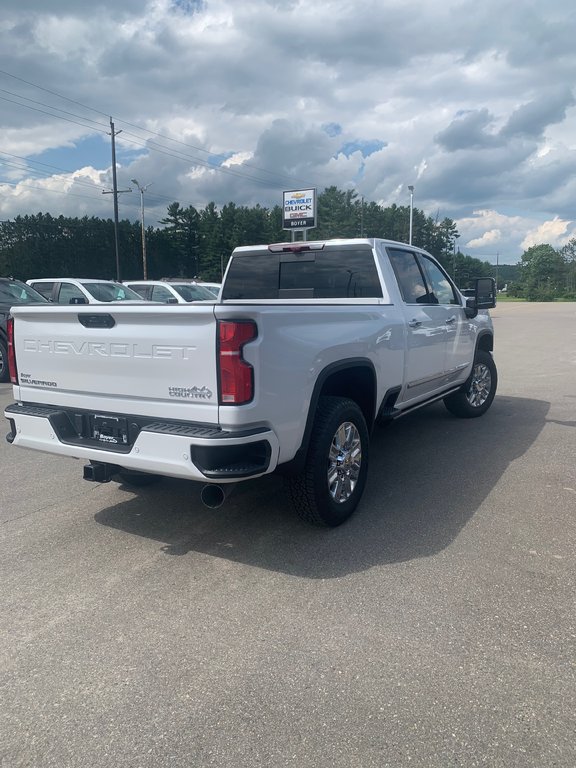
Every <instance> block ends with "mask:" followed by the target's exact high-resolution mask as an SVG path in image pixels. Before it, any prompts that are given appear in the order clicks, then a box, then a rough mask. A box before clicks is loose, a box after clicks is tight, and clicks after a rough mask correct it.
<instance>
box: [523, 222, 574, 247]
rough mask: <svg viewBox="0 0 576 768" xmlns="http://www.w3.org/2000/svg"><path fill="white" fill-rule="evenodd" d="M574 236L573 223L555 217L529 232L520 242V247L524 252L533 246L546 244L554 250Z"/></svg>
mask: <svg viewBox="0 0 576 768" xmlns="http://www.w3.org/2000/svg"><path fill="white" fill-rule="evenodd" d="M571 224H572V230H571V231H570V225H571ZM575 235H576V228H575V227H574V222H572V221H563V220H562V219H559V218H558V216H555V217H554V218H553V219H552V220H550V221H544V222H543V223H542V224H540V225H539V226H538V227H535V228H534V229H533V230H531V231H529V232H528V234H527V235H526V237H525V238H524V240H523V241H522V247H523V248H524V249H525V250H526V249H527V248H531V247H532V246H533V245H539V244H540V243H548V245H551V246H553V247H554V248H558V247H561V246H563V245H566V243H567V242H568V240H570V239H571V238H572V237H574V236H575Z"/></svg>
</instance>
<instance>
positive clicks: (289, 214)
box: [282, 189, 316, 229]
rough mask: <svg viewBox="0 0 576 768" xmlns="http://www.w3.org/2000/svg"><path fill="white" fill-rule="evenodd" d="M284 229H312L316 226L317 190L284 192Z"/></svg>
mask: <svg viewBox="0 0 576 768" xmlns="http://www.w3.org/2000/svg"><path fill="white" fill-rule="evenodd" d="M282 210H283V216H282V229H312V228H313V227H315V226H316V190H315V189H298V190H292V191H291V192H284V204H283V206H282Z"/></svg>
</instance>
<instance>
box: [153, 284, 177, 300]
mask: <svg viewBox="0 0 576 768" xmlns="http://www.w3.org/2000/svg"><path fill="white" fill-rule="evenodd" d="M172 298H174V297H173V295H172V292H171V291H170V289H169V288H166V287H165V286H163V285H155V286H154V287H153V288H152V301H164V302H167V301H170V299H172Z"/></svg>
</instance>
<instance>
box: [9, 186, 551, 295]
mask: <svg viewBox="0 0 576 768" xmlns="http://www.w3.org/2000/svg"><path fill="white" fill-rule="evenodd" d="M317 213H318V218H317V222H318V226H317V227H316V228H315V229H314V230H311V231H310V232H309V233H308V239H314V240H316V239H318V240H324V239H328V238H332V237H382V238H387V239H390V240H398V241H400V242H408V239H409V226H410V208H409V206H397V205H391V206H386V207H385V206H381V205H380V204H378V203H376V202H367V201H365V200H364V199H363V198H359V196H358V195H357V193H356V192H354V191H351V190H347V191H345V190H340V189H338V188H337V187H327V188H326V189H325V190H324V191H323V192H321V193H320V194H319V195H318V211H317ZM160 224H161V226H160V227H152V226H148V227H147V228H146V256H147V259H146V261H147V267H148V269H147V272H148V277H149V278H150V279H160V278H166V277H174V278H175V277H187V278H192V277H197V278H200V279H203V280H210V281H220V280H221V278H222V274H223V271H224V269H225V267H226V264H227V261H228V257H229V255H230V253H231V252H232V250H233V249H234V248H235V247H236V246H240V245H256V244H262V243H273V242H284V241H287V240H290V238H291V233H290V232H287V231H286V230H283V229H282V208H281V206H279V205H277V206H274V207H272V208H266V207H262V206H260V205H256V206H254V207H247V206H238V205H236V204H235V203H233V202H230V203H227V204H226V205H224V206H222V207H221V208H218V207H217V206H216V205H215V204H214V203H209V204H208V205H206V207H205V208H203V209H201V210H199V209H196V208H194V207H193V206H188V207H183V206H182V205H181V204H180V203H179V202H173V203H171V204H170V205H169V206H168V208H167V213H166V216H165V218H163V219H162V220H161V222H160ZM458 237H459V233H458V231H457V227H456V224H455V222H454V221H453V220H452V219H449V218H443V219H441V220H440V219H439V217H436V218H433V217H431V216H427V215H426V214H425V213H424V212H423V211H421V210H420V209H418V208H414V209H413V211H412V242H413V244H414V245H416V246H418V247H420V248H424V249H425V250H427V251H428V252H429V253H431V254H432V255H434V256H435V257H436V258H437V259H438V260H439V261H440V262H441V263H442V264H443V266H444V267H445V269H446V270H447V271H448V273H449V274H450V275H452V276H453V277H454V279H455V280H456V282H457V284H458V285H459V287H461V288H466V287H468V286H469V284H470V282H471V280H472V279H473V278H475V277H483V276H494V271H495V270H494V265H492V264H490V263H489V262H486V261H480V260H479V259H475V258H473V257H471V256H467V255H465V254H463V253H461V252H460V250H459V249H457V248H456V243H457V239H458ZM141 238H142V233H141V225H140V222H138V221H136V222H131V221H128V220H122V221H119V222H118V228H117V241H118V254H119V270H118V269H117V266H118V265H117V263H116V247H115V246H116V235H115V231H114V222H113V221H112V219H101V218H98V217H95V216H92V217H88V216H84V217H82V218H71V217H65V216H58V217H54V216H52V215H50V214H49V213H38V214H35V215H26V216H17V217H16V218H15V219H13V220H8V221H3V222H0V274H1V275H12V276H14V277H18V278H20V279H22V280H27V279H30V278H39V277H64V276H68V277H71V276H75V277H100V278H108V279H114V278H116V277H117V276H118V274H117V273H118V271H119V272H120V275H119V276H120V278H121V279H123V280H127V279H138V278H141V277H142V271H143V263H142V239H141ZM501 277H502V279H504V270H503V268H502V270H501ZM508 279H509V278H508ZM498 282H499V285H500V284H501V283H502V281H501V280H500V279H499V280H498ZM555 284H556V283H555ZM518 286H521V281H520V282H518Z"/></svg>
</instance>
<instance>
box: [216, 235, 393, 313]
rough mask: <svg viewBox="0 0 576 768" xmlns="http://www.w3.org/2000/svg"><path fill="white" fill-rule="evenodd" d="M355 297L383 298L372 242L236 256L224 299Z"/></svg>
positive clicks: (227, 278)
mask: <svg viewBox="0 0 576 768" xmlns="http://www.w3.org/2000/svg"><path fill="white" fill-rule="evenodd" d="M282 245H285V246H286V248H289V246H290V244H289V243H286V244H282ZM278 247H280V246H278ZM350 298H374V299H381V298H382V285H381V283H380V277H379V275H378V270H377V268H376V264H375V260H374V252H373V250H372V248H371V247H370V245H368V244H366V245H360V246H358V245H354V246H346V245H343V246H328V247H322V248H318V249H314V250H313V249H310V250H307V249H306V247H305V246H303V248H302V250H301V251H300V252H295V251H291V250H286V251H281V252H280V251H275V250H274V251H272V250H259V251H255V252H250V251H248V252H243V251H241V252H239V253H237V254H235V255H234V258H233V259H232V263H231V264H230V268H229V270H228V273H227V276H226V280H225V283H224V287H223V289H222V300H224V301H225V300H226V299H228V300H243V299H244V300H246V299H255V300H266V299H270V300H274V299H350Z"/></svg>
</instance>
